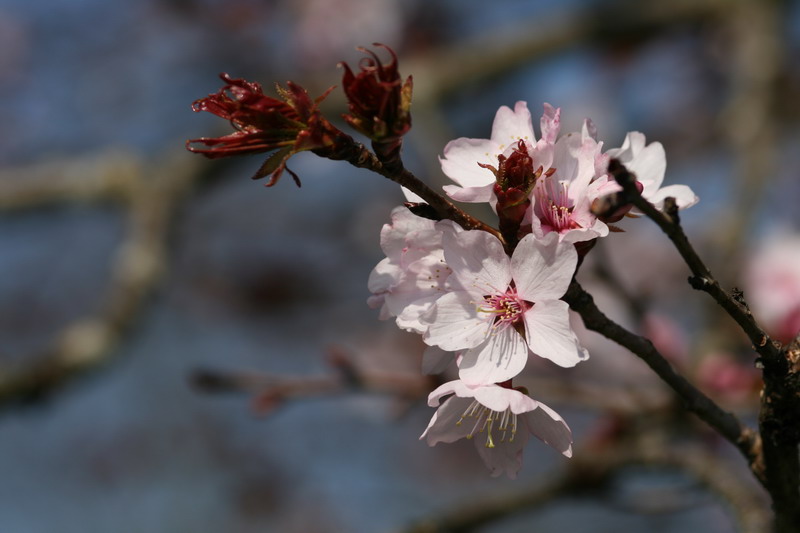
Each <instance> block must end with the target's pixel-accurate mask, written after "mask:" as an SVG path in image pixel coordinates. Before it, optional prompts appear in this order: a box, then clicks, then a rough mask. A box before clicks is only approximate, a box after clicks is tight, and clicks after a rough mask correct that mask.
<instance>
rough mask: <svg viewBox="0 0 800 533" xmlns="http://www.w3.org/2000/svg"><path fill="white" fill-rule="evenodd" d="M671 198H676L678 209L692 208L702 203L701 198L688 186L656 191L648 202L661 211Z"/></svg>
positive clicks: (670, 187)
mask: <svg viewBox="0 0 800 533" xmlns="http://www.w3.org/2000/svg"><path fill="white" fill-rule="evenodd" d="M669 196H672V197H673V198H675V203H676V204H677V205H678V209H686V208H687V207H692V206H693V205H694V204H696V203H697V202H699V201H700V198H698V197H697V195H696V194H695V193H694V191H692V189H690V188H689V186H688V185H667V186H666V187H663V188H661V189H659V190H658V191H656V193H655V194H653V195H652V196H651V197H650V198H648V200H649V201H650V202H651V203H652V204H654V205H655V206H656V208H657V209H661V208H663V207H664V200H665V199H666V198H667V197H669Z"/></svg>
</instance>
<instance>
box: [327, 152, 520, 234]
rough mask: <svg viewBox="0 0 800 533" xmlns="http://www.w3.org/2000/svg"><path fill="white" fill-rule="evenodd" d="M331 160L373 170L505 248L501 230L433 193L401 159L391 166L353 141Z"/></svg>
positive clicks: (450, 218)
mask: <svg viewBox="0 0 800 533" xmlns="http://www.w3.org/2000/svg"><path fill="white" fill-rule="evenodd" d="M331 159H343V160H345V161H347V162H348V163H350V164H351V165H353V166H355V167H357V168H363V169H367V170H371V171H372V172H375V173H377V174H380V175H381V176H383V177H384V178H387V179H390V180H392V181H393V182H395V183H397V184H398V185H401V186H403V187H405V188H406V189H408V190H410V191H411V192H413V193H414V194H416V195H418V196H419V197H421V198H422V199H423V200H425V201H426V202H427V203H428V204H429V205H430V206H431V207H433V208H434V209H435V210H436V212H437V213H438V214H439V216H441V217H442V218H446V219H449V220H452V221H454V222H456V223H457V224H458V225H459V226H461V227H462V228H464V229H466V230H473V229H478V230H483V231H487V232H489V233H491V234H492V235H494V236H495V237H497V238H498V239H499V240H500V242H502V243H503V244H505V240H504V239H503V236H502V235H500V232H499V231H498V230H497V229H495V228H493V227H491V226H489V225H488V224H486V223H485V222H483V221H481V220H478V219H477V218H475V217H473V216H471V215H469V214H468V213H466V212H464V211H463V210H461V209H460V208H459V207H458V206H456V205H455V204H453V203H452V202H451V201H450V200H448V199H447V198H445V197H444V196H442V195H441V194H439V193H437V192H436V191H434V190H433V189H431V188H430V187H429V186H428V185H426V184H425V183H424V182H422V181H421V180H420V179H419V178H417V177H416V176H415V175H414V174H412V173H411V172H409V171H408V170H407V169H406V168H405V167H404V166H403V164H402V162H400V161H399V158H397V159H395V160H394V161H393V162H392V164H391V165H387V164H384V163H383V162H381V160H380V159H379V158H378V157H377V156H376V155H375V154H374V153H372V152H370V151H369V150H368V149H367V147H366V146H364V145H363V144H361V143H358V142H355V141H352V140H351V142H350V143H348V144H347V145H346V146H342V147H341V151H340V152H339V153H338V154H336V155H335V156H334V157H331Z"/></svg>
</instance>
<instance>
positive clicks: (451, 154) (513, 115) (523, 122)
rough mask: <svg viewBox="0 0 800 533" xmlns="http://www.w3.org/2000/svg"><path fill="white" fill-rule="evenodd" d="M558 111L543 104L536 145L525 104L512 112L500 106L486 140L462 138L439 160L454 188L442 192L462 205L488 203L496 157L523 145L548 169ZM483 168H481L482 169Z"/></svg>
mask: <svg viewBox="0 0 800 533" xmlns="http://www.w3.org/2000/svg"><path fill="white" fill-rule="evenodd" d="M559 116H560V111H559V110H558V109H555V108H553V107H552V106H550V105H549V104H545V111H544V114H543V115H542V119H541V129H542V139H541V140H540V141H539V142H538V143H537V142H536V135H535V134H534V132H533V124H532V122H531V113H530V111H529V110H528V104H527V103H526V102H523V101H520V102H517V103H516V105H515V106H514V109H513V110H512V109H511V108H509V107H507V106H502V107H500V109H498V110H497V114H496V115H495V118H494V124H493V125H492V136H491V138H489V139H469V138H466V137H462V138H460V139H456V140H454V141H450V142H449V143H447V146H445V148H444V157H440V158H439V161H440V162H441V164H442V172H444V173H445V175H447V177H449V178H450V179H451V180H453V181H454V182H456V184H457V185H445V186H444V190H445V192H446V193H447V194H448V195H449V196H450V197H451V198H453V199H454V200H458V201H461V202H490V201H492V198H493V187H494V183H495V176H494V174H492V172H491V171H489V170H487V168H485V167H488V166H496V165H497V157H498V156H499V155H502V154H505V155H509V154H510V152H511V150H512V149H513V147H514V146H515V145H516V144H517V143H518V142H519V141H520V140H522V141H524V143H525V144H526V146H527V147H528V150H529V152H531V157H532V158H533V159H534V160H535V164H536V165H537V166H542V167H543V168H544V169H545V170H546V169H548V168H549V167H550V163H551V159H552V145H553V143H554V142H555V137H556V135H557V134H558V124H559V120H560V118H559ZM481 165H484V166H481Z"/></svg>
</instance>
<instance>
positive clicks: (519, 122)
mask: <svg viewBox="0 0 800 533" xmlns="http://www.w3.org/2000/svg"><path fill="white" fill-rule="evenodd" d="M520 139H522V140H525V141H530V142H531V143H534V142H536V136H535V135H534V133H533V122H532V121H531V112H530V111H529V110H528V104H527V103H525V102H523V101H519V102H517V103H516V105H514V110H513V111H512V110H511V108H510V107H508V106H501V107H500V109H498V110H497V114H496V115H495V117H494V124H492V142H494V143H495V144H497V145H500V150H499V151H498V152H496V153H495V154H494V155H495V156H497V155H498V154H500V153H502V152H503V150H505V149H506V148H507V147H509V146H511V144H513V143H515V142H517V141H519V140H520ZM495 163H496V161H495Z"/></svg>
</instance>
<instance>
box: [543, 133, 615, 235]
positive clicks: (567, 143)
mask: <svg viewBox="0 0 800 533" xmlns="http://www.w3.org/2000/svg"><path fill="white" fill-rule="evenodd" d="M595 137H596V132H595V128H594V125H593V124H592V122H591V121H590V120H588V119H587V120H585V121H584V123H583V128H582V129H581V132H580V133H569V134H567V135H564V136H562V137H561V138H559V139H558V141H556V143H555V146H554V149H553V151H554V154H553V164H552V168H551V169H550V172H547V173H545V175H544V176H542V177H541V178H540V179H539V180H538V182H537V183H536V186H535V187H534V189H533V194H532V204H533V208H532V212H531V216H530V222H531V226H532V231H533V232H534V233H535V234H536V236H537V237H539V238H541V237H544V236H545V235H547V234H549V233H556V234H557V235H558V238H559V240H564V241H566V242H573V243H575V242H582V241H588V240H591V239H595V238H597V237H605V236H606V235H608V226H606V225H605V223H603V222H602V221H600V220H598V218H597V217H596V216H595V215H594V213H592V211H591V206H592V202H593V201H594V200H595V199H596V198H598V197H599V196H602V195H603V194H606V193H607V192H609V181H608V176H606V174H605V169H606V167H607V160H606V158H605V157H604V156H603V155H602V154H601V149H602V146H603V143H600V142H597V140H596V138H595Z"/></svg>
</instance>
